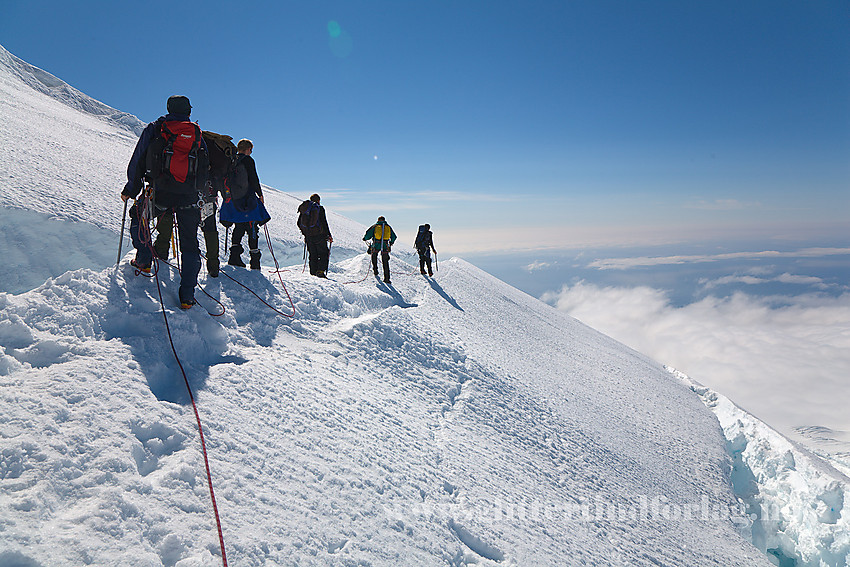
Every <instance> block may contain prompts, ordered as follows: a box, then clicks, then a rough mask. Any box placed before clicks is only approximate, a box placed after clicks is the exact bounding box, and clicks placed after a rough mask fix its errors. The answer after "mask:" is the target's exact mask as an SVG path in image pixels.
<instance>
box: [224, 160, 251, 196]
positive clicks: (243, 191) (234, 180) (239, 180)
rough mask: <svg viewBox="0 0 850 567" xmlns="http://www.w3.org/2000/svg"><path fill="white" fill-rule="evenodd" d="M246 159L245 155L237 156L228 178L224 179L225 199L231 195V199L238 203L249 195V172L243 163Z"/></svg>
mask: <svg viewBox="0 0 850 567" xmlns="http://www.w3.org/2000/svg"><path fill="white" fill-rule="evenodd" d="M244 158H245V156H244V155H242V154H237V155H236V158H235V159H234V160H233V164H232V166H231V168H230V169H229V170H228V172H227V177H225V179H224V187H225V198H226V197H227V195H229V196H230V198H231V199H233V200H234V201H238V200H239V199H243V198H245V196H246V195H247V194H248V188H249V187H248V170H247V169H245V165H244V164H243V163H242V160H243V159H244Z"/></svg>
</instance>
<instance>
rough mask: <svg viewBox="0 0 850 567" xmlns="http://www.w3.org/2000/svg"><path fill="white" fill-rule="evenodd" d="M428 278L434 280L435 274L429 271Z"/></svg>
mask: <svg viewBox="0 0 850 567" xmlns="http://www.w3.org/2000/svg"><path fill="white" fill-rule="evenodd" d="M428 277H429V278H433V277H434V272H432V271H431V270H428Z"/></svg>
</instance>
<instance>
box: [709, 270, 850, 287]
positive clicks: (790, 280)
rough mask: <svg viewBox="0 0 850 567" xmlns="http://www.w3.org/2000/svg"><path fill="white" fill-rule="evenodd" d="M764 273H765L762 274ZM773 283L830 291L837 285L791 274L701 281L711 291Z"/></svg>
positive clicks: (820, 279) (815, 278) (740, 276)
mask: <svg viewBox="0 0 850 567" xmlns="http://www.w3.org/2000/svg"><path fill="white" fill-rule="evenodd" d="M762 273H763V272H762ZM771 282H778V283H784V284H794V285H804V286H814V287H816V288H818V289H824V290H826V289H829V288H830V287H835V285H836V284H828V283H825V282H824V281H823V279H822V278H819V277H816V276H802V275H798V274H789V273H788V272H785V273H783V274H779V275H778V276H775V277H758V276H755V275H750V274H742V275H738V274H736V275H731V276H723V277H721V278H715V279H713V280H708V279H703V280H700V282H699V283H700V284H701V285H702V288H703V290H709V289H713V288H716V287H718V286H721V285H732V284H744V285H760V284H768V283H771Z"/></svg>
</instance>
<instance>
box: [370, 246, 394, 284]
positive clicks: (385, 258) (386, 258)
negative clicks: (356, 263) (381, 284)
mask: <svg viewBox="0 0 850 567" xmlns="http://www.w3.org/2000/svg"><path fill="white" fill-rule="evenodd" d="M378 254H380V255H381V261H382V263H383V265H384V281H388V280H389V279H390V253H389V251H387V250H374V249H373V250H372V271H373V272H375V275H376V276H377V275H378Z"/></svg>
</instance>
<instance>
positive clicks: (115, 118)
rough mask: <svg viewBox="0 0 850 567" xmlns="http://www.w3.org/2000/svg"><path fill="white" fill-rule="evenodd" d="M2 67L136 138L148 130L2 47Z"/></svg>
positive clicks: (52, 95) (64, 102) (135, 120)
mask: <svg viewBox="0 0 850 567" xmlns="http://www.w3.org/2000/svg"><path fill="white" fill-rule="evenodd" d="M0 66H2V67H5V68H6V69H7V70H8V71H10V72H11V73H13V74H14V75H15V76H17V77H18V78H19V79H20V80H22V81H23V82H24V83H25V84H27V85H28V86H29V87H31V88H33V89H35V90H37V91H39V92H41V93H44V94H46V95H47V96H49V97H50V98H52V99H54V100H58V101H60V102H62V103H63V104H66V105H68V106H69V107H71V108H74V109H76V110H79V111H80V112H85V113H86V114H90V115H92V116H97V117H99V118H102V119H104V120H106V121H108V122H109V123H111V124H114V125H116V126H118V127H120V128H123V129H125V130H127V131H129V132H131V133H133V134H135V135H137V136H138V135H140V134H141V133H142V130H144V128H145V123H144V122H142V121H141V120H139V119H138V118H136V117H135V116H133V115H132V114H128V113H126V112H121V111H120V110H115V109H114V108H112V107H111V106H107V105H105V104H103V103H102V102H100V101H97V100H95V99H93V98H91V97H90V96H88V95H86V94H83V93H81V92H80V91H78V90H77V89H75V88H74V87H72V86H71V85H69V84H68V83H66V82H65V81H63V80H61V79H58V78H57V77H55V76H53V75H51V74H50V73H48V72H47V71H44V70H42V69H39V68H38V67H35V66H33V65H30V64H29V63H27V62H26V61H23V60H21V59H19V58H18V57H15V56H14V55H12V54H11V53H9V52H8V51H6V49H5V48H4V47H3V46H2V45H0Z"/></svg>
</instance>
